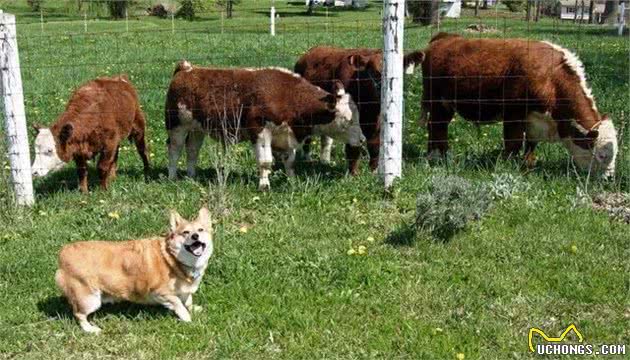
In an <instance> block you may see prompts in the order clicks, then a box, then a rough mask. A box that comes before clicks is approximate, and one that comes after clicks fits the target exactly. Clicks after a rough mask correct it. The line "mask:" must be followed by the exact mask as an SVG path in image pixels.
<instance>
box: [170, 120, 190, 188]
mask: <svg viewBox="0 0 630 360" xmlns="http://www.w3.org/2000/svg"><path fill="white" fill-rule="evenodd" d="M186 135H188V131H186V130H185V129H182V128H175V129H172V130H170V131H169V133H168V178H169V179H171V180H174V179H175V178H176V177H177V161H179V157H180V156H181V154H182V148H183V147H184V143H185V142H186Z"/></svg>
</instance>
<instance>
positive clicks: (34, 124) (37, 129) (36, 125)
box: [31, 123, 44, 133]
mask: <svg viewBox="0 0 630 360" xmlns="http://www.w3.org/2000/svg"><path fill="white" fill-rule="evenodd" d="M31 126H32V127H33V130H35V133H39V130H41V129H43V128H44V125H42V124H40V123H33V125H31Z"/></svg>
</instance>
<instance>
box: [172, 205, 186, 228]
mask: <svg viewBox="0 0 630 360" xmlns="http://www.w3.org/2000/svg"><path fill="white" fill-rule="evenodd" d="M170 222H171V232H175V231H176V230H177V228H178V227H179V225H181V224H182V223H183V222H184V219H183V218H182V217H181V215H179V213H177V211H175V210H171V221H170Z"/></svg>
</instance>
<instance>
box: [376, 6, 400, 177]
mask: <svg viewBox="0 0 630 360" xmlns="http://www.w3.org/2000/svg"><path fill="white" fill-rule="evenodd" d="M404 25H405V0H385V2H384V3H383V73H382V79H381V149H380V153H379V167H378V171H379V174H380V175H381V177H382V178H383V182H384V183H385V189H388V188H389V187H391V185H392V184H393V182H394V180H395V179H396V178H399V177H400V176H401V174H402V123H403V121H402V120H403V113H404V110H405V108H404V106H403V34H404Z"/></svg>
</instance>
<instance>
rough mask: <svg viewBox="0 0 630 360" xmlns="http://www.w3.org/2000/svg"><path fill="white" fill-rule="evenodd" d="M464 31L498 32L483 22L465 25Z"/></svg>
mask: <svg viewBox="0 0 630 360" xmlns="http://www.w3.org/2000/svg"><path fill="white" fill-rule="evenodd" d="M465 31H466V32H469V33H496V32H499V30H497V29H496V28H493V27H492V26H488V25H484V24H470V25H468V26H466V30H465Z"/></svg>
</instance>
